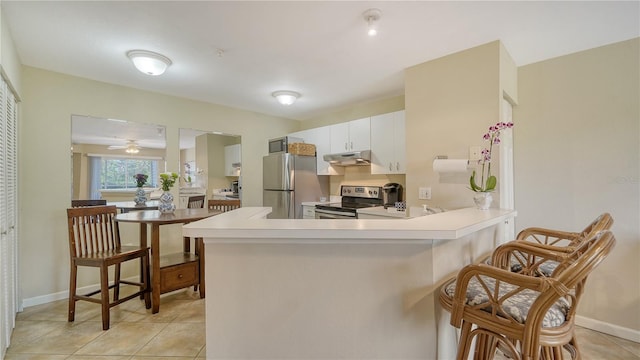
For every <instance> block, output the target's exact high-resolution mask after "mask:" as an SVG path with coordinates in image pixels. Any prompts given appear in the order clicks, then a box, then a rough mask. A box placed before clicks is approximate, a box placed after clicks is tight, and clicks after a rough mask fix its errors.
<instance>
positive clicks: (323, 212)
mask: <svg viewBox="0 0 640 360" xmlns="http://www.w3.org/2000/svg"><path fill="white" fill-rule="evenodd" d="M355 218H356V213H355V212H347V211H339V210H327V209H318V208H316V219H355Z"/></svg>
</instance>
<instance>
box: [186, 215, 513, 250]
mask: <svg viewBox="0 0 640 360" xmlns="http://www.w3.org/2000/svg"><path fill="white" fill-rule="evenodd" d="M270 212H271V208H268V207H242V208H239V209H236V210H233V211H230V212H226V213H223V214H220V215H217V216H213V217H210V218H207V219H203V220H200V221H195V222H192V223H190V224H187V225H184V226H183V228H182V229H183V230H182V232H183V235H184V236H188V237H202V238H204V241H205V243H216V242H217V243H221V242H233V243H301V244H302V243H333V242H340V243H345V239H347V242H349V243H354V244H362V243H389V242H391V243H399V242H403V241H405V242H411V243H416V242H425V241H427V242H428V241H430V240H433V239H458V238H461V237H463V236H465V235H468V234H471V233H473V232H476V231H479V230H482V229H484V228H487V227H490V226H493V225H496V224H499V223H500V222H505V221H508V220H509V219H511V218H513V217H515V216H516V215H517V212H516V211H515V210H504V209H490V210H477V209H475V208H465V209H458V210H452V211H448V212H444V213H439V214H433V215H429V216H422V217H416V218H410V219H406V220H404V221H401V222H398V221H397V220H396V219H354V220H343V219H340V220H328V219H326V220H325V219H322V220H315V219H295V220H293V219H266V215H268V214H269V213H270Z"/></svg>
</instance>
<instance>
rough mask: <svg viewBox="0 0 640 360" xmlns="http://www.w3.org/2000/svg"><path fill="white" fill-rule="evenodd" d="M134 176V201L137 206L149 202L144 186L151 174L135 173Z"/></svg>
mask: <svg viewBox="0 0 640 360" xmlns="http://www.w3.org/2000/svg"><path fill="white" fill-rule="evenodd" d="M133 178H134V179H136V195H135V197H134V198H133V201H134V202H135V203H136V206H143V205H144V204H145V203H146V202H147V194H146V193H145V192H144V189H143V188H142V187H143V186H144V185H145V184H146V183H147V179H148V178H149V175H145V174H135V175H133Z"/></svg>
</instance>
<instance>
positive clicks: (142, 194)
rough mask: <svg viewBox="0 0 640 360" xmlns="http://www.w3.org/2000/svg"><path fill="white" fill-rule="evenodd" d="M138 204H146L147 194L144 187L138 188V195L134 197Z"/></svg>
mask: <svg viewBox="0 0 640 360" xmlns="http://www.w3.org/2000/svg"><path fill="white" fill-rule="evenodd" d="M133 201H134V202H135V203H136V205H144V204H145V203H146V202H147V194H146V193H145V192H144V189H143V188H142V187H138V188H136V196H135V197H134V198H133Z"/></svg>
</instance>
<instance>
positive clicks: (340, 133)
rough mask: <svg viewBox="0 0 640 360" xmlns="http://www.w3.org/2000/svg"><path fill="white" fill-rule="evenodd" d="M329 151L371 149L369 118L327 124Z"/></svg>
mask: <svg viewBox="0 0 640 360" xmlns="http://www.w3.org/2000/svg"><path fill="white" fill-rule="evenodd" d="M329 129H330V138H331V153H342V152H349V151H360V150H370V149H371V118H364V119H359V120H353V121H349V122H346V123H341V124H335V125H331V126H329Z"/></svg>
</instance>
